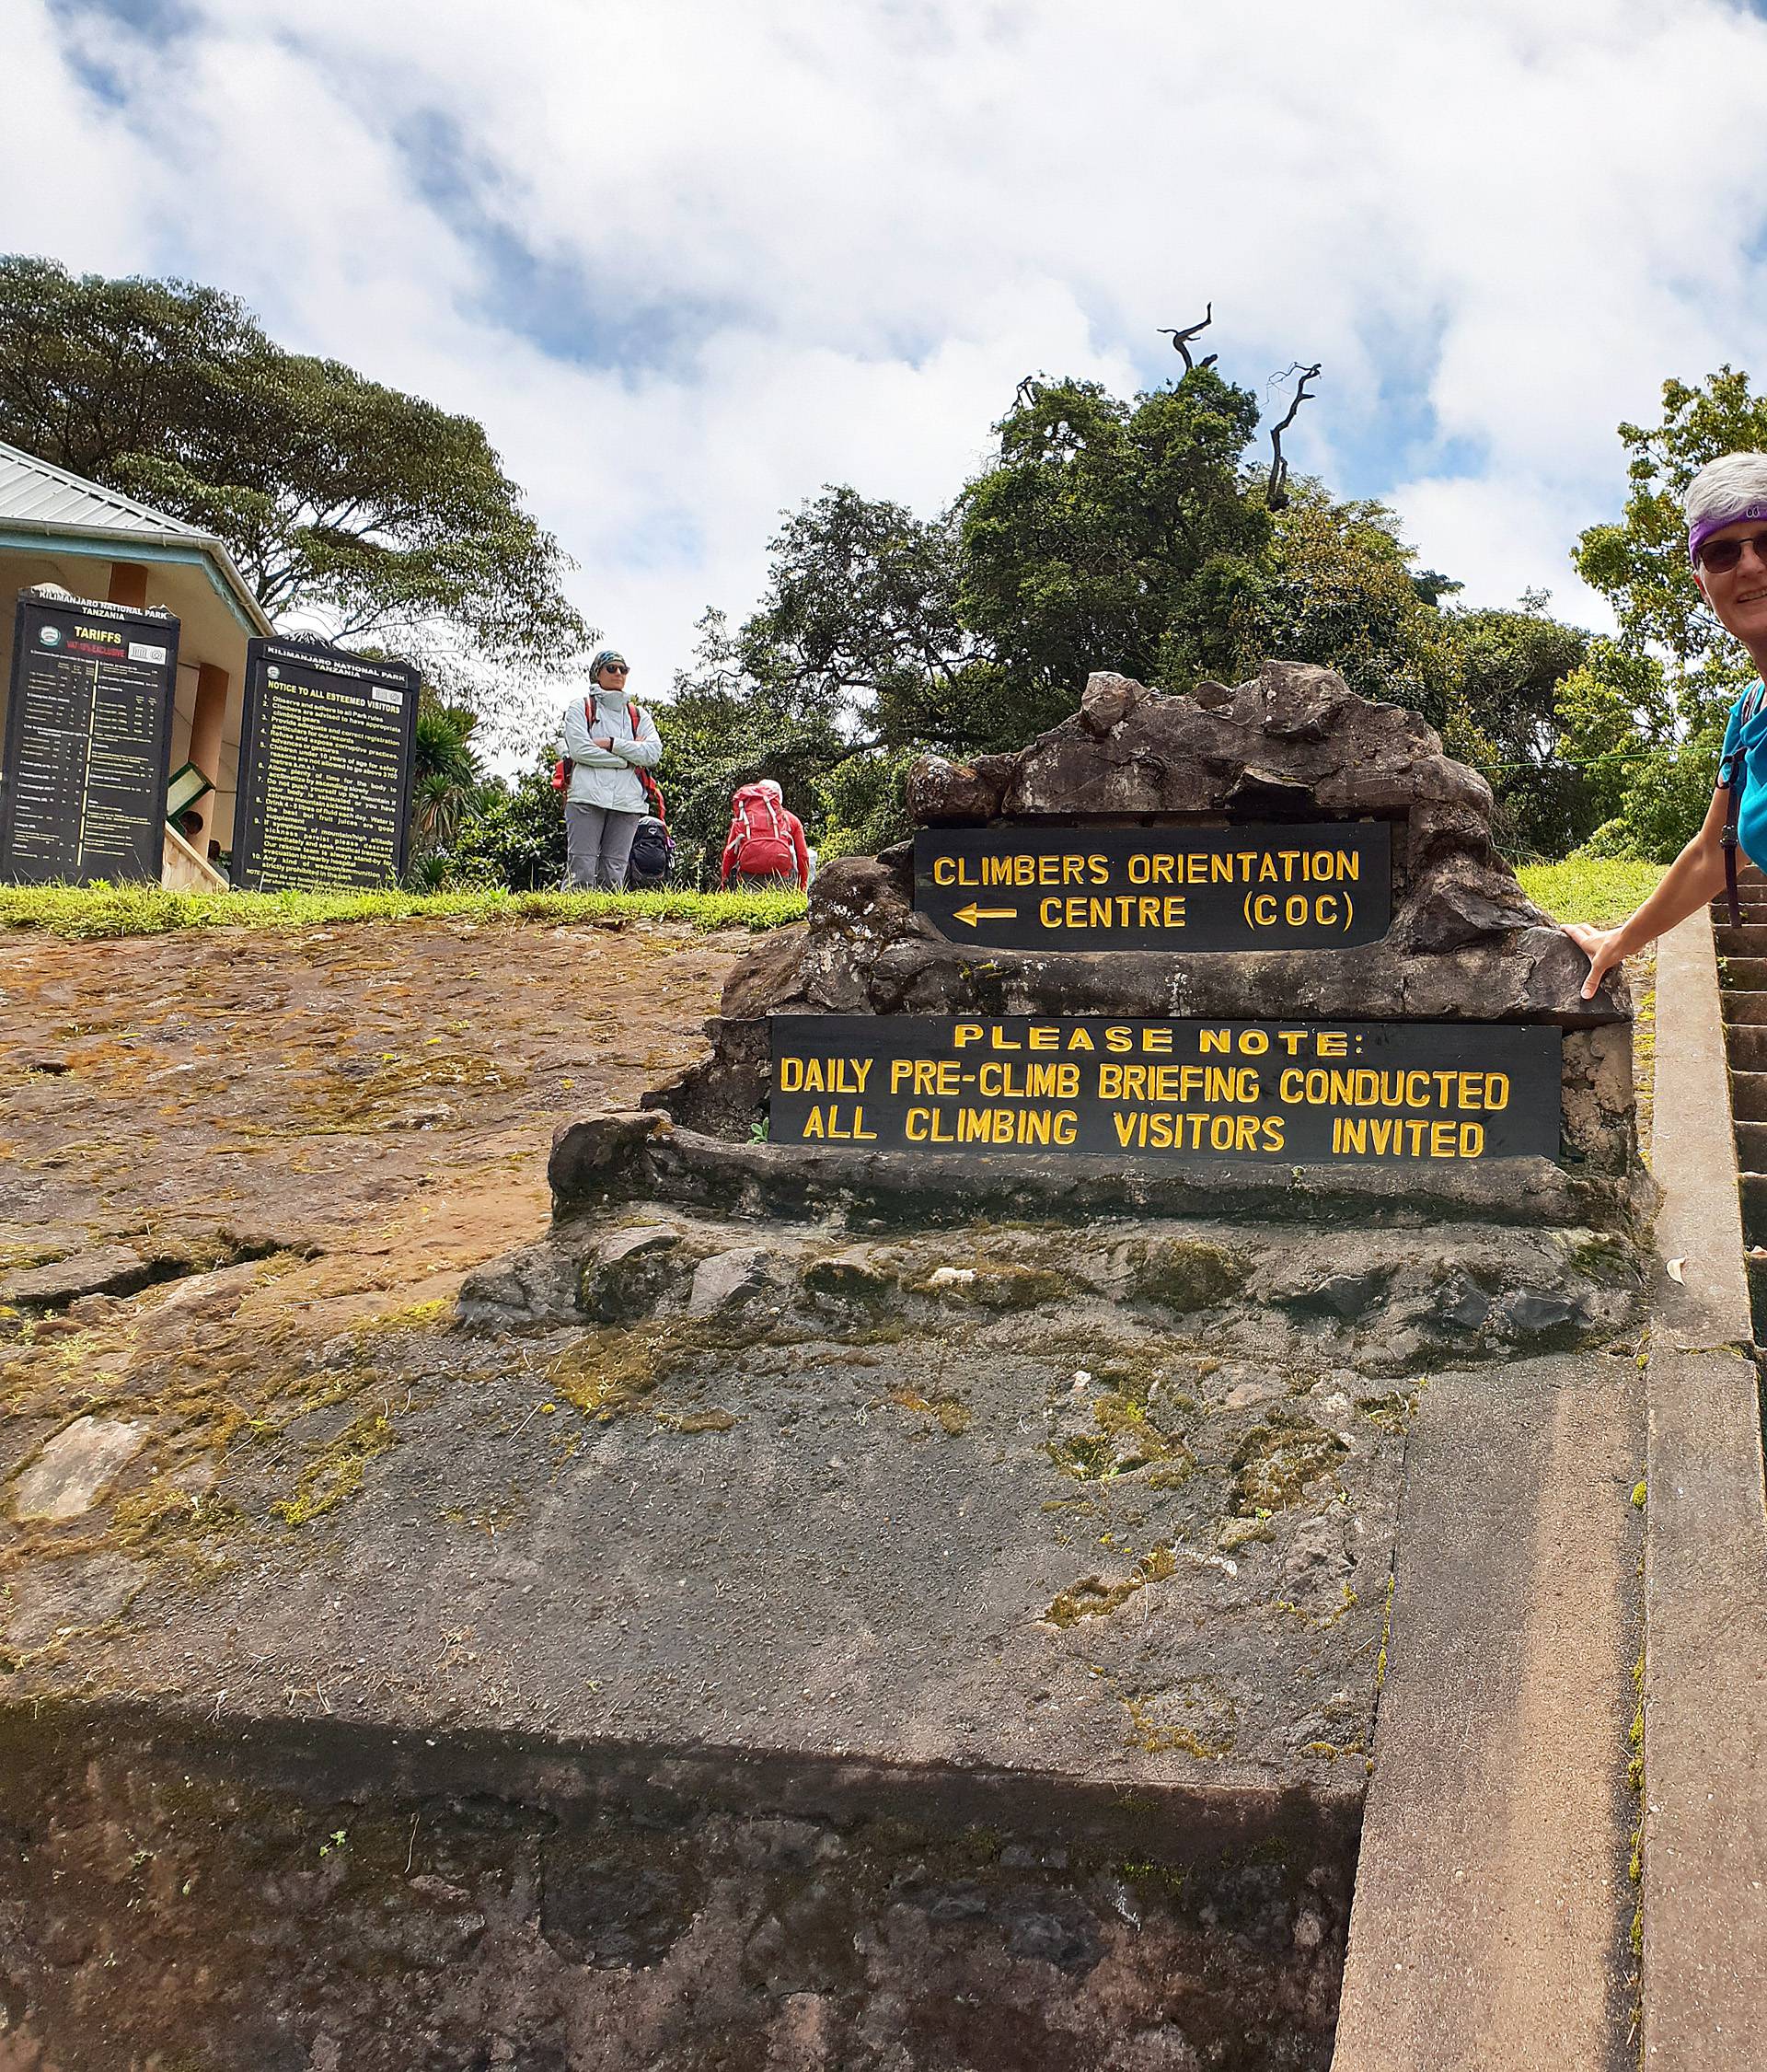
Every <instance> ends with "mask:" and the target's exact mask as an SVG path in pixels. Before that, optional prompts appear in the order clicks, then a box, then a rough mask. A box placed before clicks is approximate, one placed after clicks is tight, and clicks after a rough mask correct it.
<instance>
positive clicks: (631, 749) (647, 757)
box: [608, 706, 663, 770]
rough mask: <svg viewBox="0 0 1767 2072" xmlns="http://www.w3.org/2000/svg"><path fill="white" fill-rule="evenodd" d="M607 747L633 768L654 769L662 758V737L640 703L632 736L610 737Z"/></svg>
mask: <svg viewBox="0 0 1767 2072" xmlns="http://www.w3.org/2000/svg"><path fill="white" fill-rule="evenodd" d="M608 747H611V748H612V749H613V751H614V753H615V754H616V755H617V756H618V757H619V758H620V760H621V761H622V762H628V763H629V764H630V765H631V766H632V768H633V769H634V770H654V769H655V768H656V766H657V764H658V763H660V762H661V761H662V759H663V737H662V735H659V734H658V733H657V731H656V722H655V721H654V720H653V718H652V717H651V715H650V714H649V713H648V712H646V711H645V710H644V708H643V706H640V707H639V709H638V726H637V730H636V731H635V732H634V734H633V735H632V738H631V739H630V740H629V741H615V740H612V739H610V740H609V742H608Z"/></svg>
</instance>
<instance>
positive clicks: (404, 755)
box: [233, 640, 418, 892]
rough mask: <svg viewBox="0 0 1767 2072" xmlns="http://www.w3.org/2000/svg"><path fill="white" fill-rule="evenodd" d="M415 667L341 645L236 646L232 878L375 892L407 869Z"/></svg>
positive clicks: (269, 888)
mask: <svg viewBox="0 0 1767 2072" xmlns="http://www.w3.org/2000/svg"><path fill="white" fill-rule="evenodd" d="M417 685H418V675H417V671H416V670H415V669H413V668H411V667H410V666H408V665H407V664H405V663H403V662H372V661H369V660H368V659H367V658H366V657H365V656H364V655H360V654H350V653H348V652H347V651H346V650H345V649H343V648H341V647H328V646H324V645H321V644H319V643H318V642H313V643H308V642H305V641H277V640H269V641H266V640H257V641H251V642H248V643H247V648H246V700H245V717H244V722H243V725H242V730H241V733H242V738H241V741H240V745H239V798H238V804H237V808H236V810H235V821H234V835H233V883H234V885H235V886H236V887H237V888H238V889H239V890H241V891H248V892H283V891H291V890H292V891H313V890H318V889H321V888H324V887H327V886H360V887H363V888H364V889H370V890H373V889H383V888H386V887H388V886H394V885H397V884H398V879H399V875H400V874H401V873H402V872H403V870H404V868H405V847H406V839H407V816H408V812H409V808H410V792H411V758H412V752H413V749H414V747H415V744H416V730H417Z"/></svg>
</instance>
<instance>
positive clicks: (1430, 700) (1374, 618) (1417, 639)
mask: <svg viewBox="0 0 1767 2072" xmlns="http://www.w3.org/2000/svg"><path fill="white" fill-rule="evenodd" d="M1413 558H1414V557H1413V551H1412V550H1411V549H1410V548H1409V547H1407V546H1406V545H1405V544H1404V543H1403V540H1402V539H1401V538H1400V537H1399V521H1398V519H1397V517H1396V516H1395V515H1394V514H1393V513H1392V511H1390V510H1389V509H1388V508H1387V506H1386V505H1385V504H1376V503H1372V502H1369V501H1364V500H1357V501H1352V502H1350V503H1346V504H1340V503H1337V502H1336V501H1334V499H1333V498H1332V496H1331V495H1330V494H1329V493H1328V492H1326V490H1325V488H1324V487H1323V485H1322V483H1320V482H1317V481H1315V480H1311V479H1301V478H1298V477H1291V478H1290V479H1289V483H1288V504H1287V506H1286V507H1285V509H1284V510H1283V511H1282V512H1281V513H1280V514H1279V515H1278V516H1277V518H1276V528H1275V533H1274V536H1273V538H1272V539H1271V541H1270V545H1269V548H1268V550H1267V553H1266V555H1265V561H1264V567H1263V571H1262V574H1261V583H1262V591H1263V597H1262V602H1261V605H1260V607H1259V609H1258V615H1257V619H1256V621H1255V624H1254V627H1253V629H1252V632H1253V646H1254V647H1255V648H1256V651H1257V653H1256V654H1255V656H1251V655H1248V656H1247V657H1246V666H1247V667H1252V666H1255V663H1256V662H1257V661H1260V660H1262V659H1263V657H1264V656H1265V655H1267V654H1275V655H1280V656H1282V658H1283V659H1284V660H1285V661H1289V662H1313V663H1317V664H1318V665H1320V666H1321V667H1323V668H1330V669H1335V670H1337V672H1338V673H1339V675H1341V676H1342V677H1343V678H1344V680H1345V682H1346V683H1347V684H1348V685H1349V686H1350V688H1351V689H1352V690H1357V691H1359V692H1361V694H1362V695H1363V696H1364V697H1365V698H1380V699H1387V700H1392V701H1394V702H1396V703H1399V704H1403V705H1409V706H1411V707H1413V709H1414V710H1415V711H1417V712H1421V713H1422V714H1423V715H1424V717H1425V718H1426V720H1428V721H1429V722H1430V723H1431V724H1432V725H1434V726H1438V727H1443V728H1450V727H1451V725H1452V714H1453V705H1454V699H1455V694H1456V691H1457V689H1459V688H1460V678H1459V672H1458V671H1457V669H1456V667H1455V665H1454V661H1453V657H1452V654H1451V651H1450V648H1449V643H1448V642H1447V641H1446V640H1445V638H1444V636H1443V631H1442V625H1443V620H1442V614H1441V613H1440V612H1439V611H1438V609H1437V608H1436V606H1435V603H1434V598H1433V596H1431V597H1428V598H1426V596H1424V595H1423V593H1422V591H1421V590H1420V588H1419V584H1418V580H1417V578H1416V577H1415V575H1414V574H1413V572H1412V566H1411V564H1412V561H1413ZM1429 584H1430V585H1433V586H1436V594H1438V595H1439V594H1440V593H1441V592H1442V591H1446V590H1456V589H1458V588H1459V587H1460V585H1458V584H1449V583H1448V582H1447V581H1446V579H1445V578H1444V577H1441V576H1439V575H1437V574H1435V573H1434V572H1431V574H1430V576H1429Z"/></svg>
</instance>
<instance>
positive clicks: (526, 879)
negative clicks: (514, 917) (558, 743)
mask: <svg viewBox="0 0 1767 2072" xmlns="http://www.w3.org/2000/svg"><path fill="white" fill-rule="evenodd" d="M564 861H565V839H564V807H563V804H562V803H561V802H560V798H559V794H558V793H557V792H555V791H554V790H553V789H552V758H551V756H550V755H547V756H545V757H544V758H542V759H541V760H539V761H538V762H537V763H535V764H534V765H533V766H532V767H531V768H530V769H527V770H523V771H522V773H521V775H520V776H518V777H517V778H515V779H514V781H513V782H507V781H502V780H495V781H492V782H491V784H489V785H488V786H487V787H486V789H485V791H484V792H483V793H481V794H480V797H479V807H478V810H477V812H476V813H475V814H474V815H473V816H471V817H470V818H469V819H468V820H467V822H466V824H465V825H464V826H463V827H462V828H461V830H460V834H459V837H458V839H456V842H455V844H454V847H453V850H452V851H451V853H450V856H449V858H448V869H447V875H448V876H449V877H451V878H453V879H455V880H456V881H457V882H459V883H461V884H464V885H492V886H497V885H501V886H507V887H508V888H509V890H510V891H512V892H556V891H557V890H558V888H559V886H560V885H561V884H562V883H563V880H564Z"/></svg>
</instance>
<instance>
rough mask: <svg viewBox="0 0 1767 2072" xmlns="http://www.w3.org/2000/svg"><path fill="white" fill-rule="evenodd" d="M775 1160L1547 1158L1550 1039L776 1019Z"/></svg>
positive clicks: (1264, 1025) (1406, 1030)
mask: <svg viewBox="0 0 1767 2072" xmlns="http://www.w3.org/2000/svg"><path fill="white" fill-rule="evenodd" d="M768 1034H769V1036H770V1039H771V1046H772V1053H773V1091H772V1097H771V1100H770V1103H769V1129H768V1135H769V1139H770V1140H771V1141H772V1142H774V1143H776V1144H820V1145H825V1146H826V1145H840V1146H843V1147H845V1148H847V1149H849V1150H851V1149H863V1150H867V1151H876V1152H901V1153H905V1154H907V1155H908V1156H910V1157H917V1156H918V1157H925V1156H928V1155H930V1154H935V1153H937V1154H950V1153H953V1152H955V1153H958V1154H960V1155H964V1154H967V1155H973V1156H981V1155H983V1154H985V1153H991V1152H1009V1151H1011V1152H1042V1153H1043V1154H1044V1155H1045V1156H1047V1155H1049V1154H1051V1153H1056V1152H1105V1153H1108V1154H1109V1155H1110V1156H1111V1157H1113V1158H1116V1159H1123V1160H1126V1161H1138V1160H1143V1159H1157V1160H1183V1161H1185V1162H1194V1161H1202V1160H1209V1159H1224V1158H1232V1159H1240V1160H1242V1161H1249V1162H1251V1163H1262V1164H1266V1165H1270V1166H1274V1167H1276V1168H1277V1169H1278V1170H1284V1169H1286V1168H1288V1167H1290V1166H1294V1165H1319V1164H1336V1163H1391V1162H1395V1161H1396V1162H1399V1163H1431V1162H1441V1161H1449V1160H1453V1161H1460V1162H1488V1161H1489V1160H1492V1159H1502V1158H1529V1157H1531V1158H1555V1157H1556V1156H1557V1155H1558V1149H1559V1082H1560V1046H1561V1042H1562V1038H1561V1036H1560V1033H1559V1031H1558V1030H1557V1029H1553V1028H1538V1027H1529V1026H1522V1025H1518V1024H1508V1023H1496V1022H1314V1021H1309V1020H1305V1019H1302V1018H1300V1017H1296V1018H1295V1019H1294V1020H1291V1021H1269V1022H1213V1021H1200V1020H1198V1021H1170V1022H1145V1021H1112V1020H1109V1019H1107V1018H1105V1017H1103V1016H1096V1017H1094V1016H1082V1017H1068V1016H1061V1015H1042V1016H1038V1015H1008V1016H1005V1017H998V1018H990V1017H987V1016H981V1015H977V1016H965V1015H957V1016H954V1017H951V1018H946V1017H943V1016H935V1015H927V1014H877V1015H849V1014H803V1015H792V1014H775V1015H772V1016H769V1017H768Z"/></svg>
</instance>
